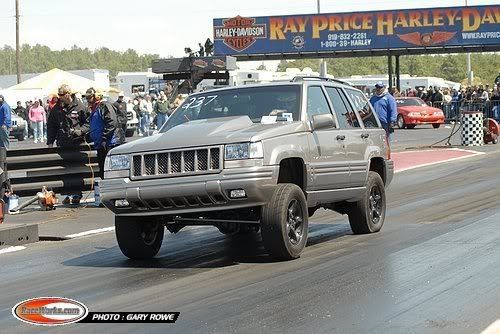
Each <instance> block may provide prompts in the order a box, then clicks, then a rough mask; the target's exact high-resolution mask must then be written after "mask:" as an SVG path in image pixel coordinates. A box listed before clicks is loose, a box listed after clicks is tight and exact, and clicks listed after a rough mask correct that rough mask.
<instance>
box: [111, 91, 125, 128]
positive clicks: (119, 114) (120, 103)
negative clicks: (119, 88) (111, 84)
mask: <svg viewBox="0 0 500 334" xmlns="http://www.w3.org/2000/svg"><path fill="white" fill-rule="evenodd" d="M124 96H125V94H123V92H120V94H118V100H116V102H115V103H113V105H114V106H115V108H116V120H117V121H118V124H119V125H120V126H121V128H122V129H123V133H125V132H127V120H128V118H127V102H125V101H124V100H123V98H124Z"/></svg>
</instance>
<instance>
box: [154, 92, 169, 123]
mask: <svg viewBox="0 0 500 334" xmlns="http://www.w3.org/2000/svg"><path fill="white" fill-rule="evenodd" d="M169 110H170V108H169V103H168V99H167V96H166V95H165V92H164V91H161V92H160V98H159V99H158V101H156V104H155V106H154V112H155V113H156V127H157V129H158V130H159V129H160V128H161V127H162V125H163V123H165V122H166V120H167V118H168V112H169Z"/></svg>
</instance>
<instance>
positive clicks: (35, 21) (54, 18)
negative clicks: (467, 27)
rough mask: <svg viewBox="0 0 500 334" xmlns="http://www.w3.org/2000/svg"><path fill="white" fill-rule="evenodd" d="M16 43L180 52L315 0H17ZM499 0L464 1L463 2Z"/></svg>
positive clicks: (364, 5) (7, 13)
mask: <svg viewBox="0 0 500 334" xmlns="http://www.w3.org/2000/svg"><path fill="white" fill-rule="evenodd" d="M1 2H2V6H1V8H2V9H1V10H0V45H3V44H8V45H11V46H14V45H15V19H14V15H15V0H1ZM19 2H20V13H21V43H29V44H36V43H39V44H43V45H48V46H49V47H50V48H52V49H63V48H70V47H71V46H72V45H74V44H76V45H77V46H79V47H88V48H90V49H95V48H99V47H103V46H105V47H108V48H110V49H114V50H126V49H128V48H132V49H135V50H137V51H138V52H139V53H156V54H159V55H160V56H167V55H172V56H182V55H183V54H184V53H183V50H184V47H186V46H190V47H192V48H193V49H195V48H196V47H197V45H198V42H200V41H205V40H206V38H207V37H210V38H212V19H213V18H220V17H232V16H235V15H238V14H239V15H242V16H266V15H282V14H283V15H284V14H309V13H315V12H316V11H317V7H316V6H317V0H295V1H294V0H205V1H201V0H191V1H186V0H184V1H182V0H181V1H179V0H175V1H170V0H142V1H138V0H133V1H132V0H19ZM495 3H500V1H498V0H469V1H468V4H469V6H472V5H486V4H495ZM464 4H465V0H462V1H455V0H440V1H436V0H419V1H401V0H396V1H393V0H368V1H366V0H362V1H345V0H344V1H336V0H321V12H323V13H337V12H351V11H369V10H381V9H402V8H425V7H435V6H439V7H446V6H461V5H464Z"/></svg>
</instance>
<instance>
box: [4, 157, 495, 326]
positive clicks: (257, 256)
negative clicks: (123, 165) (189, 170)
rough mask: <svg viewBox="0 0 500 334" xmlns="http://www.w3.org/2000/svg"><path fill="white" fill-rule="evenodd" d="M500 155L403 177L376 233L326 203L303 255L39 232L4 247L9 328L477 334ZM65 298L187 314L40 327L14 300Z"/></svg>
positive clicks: (232, 245)
mask: <svg viewBox="0 0 500 334" xmlns="http://www.w3.org/2000/svg"><path fill="white" fill-rule="evenodd" d="M499 161H500V154H499V153H495V154H486V155H482V156H481V157H480V158H470V159H464V160H461V161H460V163H445V164H439V165H434V166H428V167H425V168H418V169H414V170H412V171H411V172H409V171H408V172H404V173H398V174H396V175H395V178H394V181H393V184H392V185H391V186H390V187H389V189H388V192H387V198H388V215H387V219H386V225H385V226H384V228H383V229H382V231H381V232H380V233H376V234H372V235H352V233H351V231H350V228H349V224H348V222H347V218H346V217H345V216H340V215H338V214H335V213H332V212H330V211H326V210H319V211H318V212H317V213H316V214H315V215H314V216H313V217H312V218H311V220H310V222H311V223H310V237H309V241H308V246H307V247H306V249H305V251H304V253H303V255H302V257H301V258H300V259H298V260H295V261H289V262H276V261H273V260H272V259H271V258H270V257H268V256H267V254H266V253H265V252H264V249H263V246H262V243H261V240H260V237H259V236H258V235H256V236H255V237H253V238H250V239H241V238H228V237H225V236H223V235H221V234H220V233H219V232H218V231H217V229H216V228H213V227H193V228H186V229H184V230H182V231H181V232H179V233H178V234H176V235H174V234H170V233H168V232H166V234H165V240H164V244H163V247H162V249H161V250H160V253H159V255H158V257H157V258H156V259H154V260H153V261H131V260H127V259H126V258H125V257H124V256H123V255H122V254H121V252H120V250H119V249H118V247H117V245H116V240H115V238H114V234H112V233H100V234H95V235H92V236H88V237H82V238H75V239H70V240H66V241H54V242H39V243H36V244H31V245H28V246H27V248H26V249H24V250H23V251H19V252H12V253H8V254H2V256H0V266H1V267H0V268H1V271H0V282H1V283H0V296H1V298H0V323H1V324H2V327H1V328H0V332H4V331H5V332H6V333H39V332H50V333H66V332H72V333H73V332H76V333H102V332H106V333H123V332H147V333H165V332H168V333H186V332H188V333H193V332H194V333H284V332H286V333H304V332H309V333H332V332H335V333H359V332H368V331H369V332H375V333H401V332H404V333H438V332H439V333H451V332H453V333H479V332H481V331H482V330H484V329H485V328H486V327H488V326H489V325H490V324H492V323H493V322H494V321H495V320H497V319H498V318H499V317H500V306H499V303H498V300H500V286H499V284H498V277H500V230H499V223H500V202H499V200H498V199H499V198H500V173H499V167H498V166H499ZM37 296H60V297H67V298H72V299H75V300H78V301H80V302H82V303H84V304H85V305H86V306H87V307H88V308H89V310H90V311H93V312H96V311H106V312H114V311H172V312H173V311H178V312H180V316H179V319H178V320H177V322H176V324H172V325H169V324H73V325H70V326H66V327H57V328H42V327H35V326H30V325H27V324H24V323H21V322H19V321H17V320H16V319H14V318H13V317H12V315H11V308H12V306H14V305H15V304H16V303H18V302H19V301H21V300H24V299H28V298H33V297H37Z"/></svg>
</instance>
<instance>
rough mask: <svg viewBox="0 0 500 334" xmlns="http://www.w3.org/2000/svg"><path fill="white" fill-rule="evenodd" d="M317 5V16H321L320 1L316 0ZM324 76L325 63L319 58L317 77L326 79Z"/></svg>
mask: <svg viewBox="0 0 500 334" xmlns="http://www.w3.org/2000/svg"><path fill="white" fill-rule="evenodd" d="M317 4H318V14H321V4H320V0H317ZM326 74H327V67H326V61H325V60H324V59H323V58H321V59H320V60H319V75H320V76H322V77H326Z"/></svg>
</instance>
